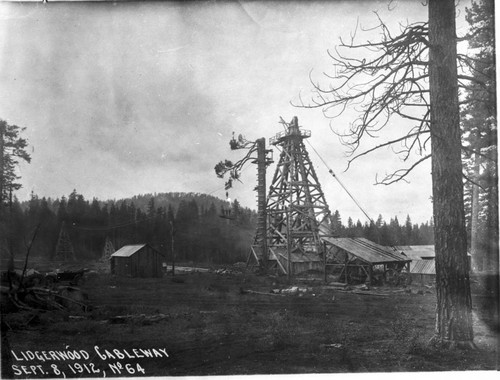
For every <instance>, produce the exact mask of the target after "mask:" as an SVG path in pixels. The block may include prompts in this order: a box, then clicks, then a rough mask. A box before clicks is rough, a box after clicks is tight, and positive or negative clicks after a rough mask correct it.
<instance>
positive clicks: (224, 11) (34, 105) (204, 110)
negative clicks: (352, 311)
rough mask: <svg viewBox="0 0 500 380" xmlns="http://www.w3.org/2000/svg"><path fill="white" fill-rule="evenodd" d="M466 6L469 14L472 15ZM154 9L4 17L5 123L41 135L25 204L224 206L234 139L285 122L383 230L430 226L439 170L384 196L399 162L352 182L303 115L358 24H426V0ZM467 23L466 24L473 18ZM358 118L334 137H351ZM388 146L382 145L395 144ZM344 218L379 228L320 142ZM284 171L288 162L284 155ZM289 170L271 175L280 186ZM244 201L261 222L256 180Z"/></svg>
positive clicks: (329, 191)
mask: <svg viewBox="0 0 500 380" xmlns="http://www.w3.org/2000/svg"><path fill="white" fill-rule="evenodd" d="M463 3H464V2H462V4H463ZM387 5H388V1H386V0H384V1H328V2H326V1H325V2H305V1H304V2H284V1H280V2H221V3H219V2H212V1H210V2H195V3H175V2H151V3H149V2H145V3H115V4H113V3H85V4H57V3H49V4H41V3H32V4H27V3H24V4H13V3H1V4H0V88H1V89H2V91H0V118H2V119H4V120H6V121H7V122H8V123H9V124H16V125H19V126H21V127H26V131H25V133H24V135H25V136H26V137H27V138H28V140H29V143H30V148H29V149H30V151H31V155H32V162H31V164H29V165H22V167H21V172H20V174H21V176H22V184H23V188H22V189H21V190H20V191H19V192H18V193H17V196H18V198H19V199H20V200H26V199H28V198H29V194H30V192H31V191H34V192H35V194H37V195H39V196H47V197H49V196H50V197H52V198H56V197H61V196H63V195H66V196H67V195H68V194H69V193H70V192H71V191H72V190H73V189H76V190H77V191H78V192H79V193H81V194H83V195H84V197H85V198H86V199H92V197H94V196H95V197H98V198H99V199H101V200H105V199H119V198H122V197H129V196H133V195H136V194H141V193H154V192H170V191H181V192H200V193H207V194H212V195H214V196H217V197H220V198H225V191H224V189H223V187H224V180H221V179H218V178H217V177H216V176H215V173H214V170H213V168H214V166H215V164H216V163H217V162H218V161H220V160H221V159H225V158H228V159H231V160H233V161H236V160H237V159H238V157H241V155H242V154H243V153H242V152H241V151H240V152H231V151H230V149H229V144H228V142H229V139H230V138H231V133H232V132H233V131H235V132H236V134H239V133H241V134H243V135H244V136H245V137H246V138H247V139H251V140H253V139H257V138H259V137H266V138H270V137H272V136H273V135H274V134H276V133H278V132H280V131H281V130H282V127H281V126H280V124H278V121H279V117H280V116H282V117H283V118H284V119H285V120H287V121H290V120H291V119H292V117H293V116H298V118H299V124H300V125H301V126H302V127H303V128H304V129H308V130H311V132H312V137H311V138H310V139H309V142H310V143H311V145H312V146H314V148H315V149H316V150H317V151H318V152H319V153H320V155H321V156H322V157H323V158H324V159H325V161H326V162H327V163H328V165H329V166H330V167H331V168H332V169H333V170H334V171H335V172H336V173H337V175H338V176H339V177H340V178H341V180H342V182H343V183H344V184H345V186H346V187H347V188H348V189H349V191H350V192H351V193H352V194H353V195H354V196H355V197H356V198H357V200H358V201H359V203H360V204H361V205H362V206H363V207H364V208H365V210H366V211H367V212H368V214H370V216H371V217H372V218H374V219H376V218H377V216H378V215H379V214H382V216H383V217H384V219H385V220H386V221H389V219H390V218H391V217H394V216H398V218H399V220H400V222H404V219H405V218H406V215H407V214H409V215H410V216H411V217H412V220H413V221H414V222H423V221H427V220H429V219H430V217H431V215H432V206H431V202H430V196H431V182H430V163H426V164H424V165H423V166H422V167H420V168H419V169H418V170H416V171H415V172H414V174H413V175H412V176H411V177H410V178H409V179H410V183H409V184H407V183H401V184H396V185H392V186H389V187H388V186H381V185H378V186H375V185H374V182H375V176H376V174H377V173H378V174H379V176H380V175H383V174H385V173H386V172H389V171H390V170H391V169H393V168H398V167H401V165H402V163H401V162H400V161H399V159H398V158H397V157H396V156H395V155H394V154H393V153H392V152H391V150H389V149H388V150H384V151H382V152H379V153H378V154H376V155H373V156H369V157H366V158H364V159H360V160H359V161H357V162H356V163H355V164H354V165H353V166H352V167H351V168H350V169H349V170H348V171H347V172H344V169H345V168H346V164H347V159H346V156H345V147H343V146H342V144H341V143H340V142H339V140H338V138H337V137H336V136H335V135H334V134H333V133H332V132H331V130H330V127H329V122H330V121H329V120H328V119H326V118H325V117H324V116H323V115H322V112H321V110H306V109H299V108H295V107H293V106H291V105H290V101H293V100H296V99H297V97H298V95H299V94H302V95H303V96H304V95H307V93H309V92H310V90H311V85H310V83H309V72H310V71H311V70H313V75H317V76H318V77H320V75H321V72H322V71H325V70H329V69H330V68H331V61H330V59H329V57H328V54H327V49H333V48H334V47H335V46H336V45H337V44H338V42H339V37H344V38H347V37H349V34H350V32H351V31H352V30H353V29H354V26H355V25H356V22H357V20H359V22H360V24H361V25H362V26H364V27H370V26H374V25H375V24H376V23H377V19H376V17H375V15H374V13H373V11H378V12H379V14H380V16H381V17H382V19H384V21H386V22H387V23H389V24H393V25H397V23H399V22H406V21H409V22H412V21H425V20H426V18H427V7H426V6H423V5H422V2H420V1H393V2H392V4H391V9H392V8H393V9H392V10H391V11H389V10H388V7H387ZM463 16H464V15H461V19H463ZM354 118H355V111H354V110H349V111H348V112H347V113H346V114H345V115H344V117H343V118H342V119H339V120H337V121H334V122H333V126H334V127H338V128H339V129H341V130H342V129H345V128H347V126H348V123H349V121H350V120H352V119H354ZM381 139H382V140H380V141H378V142H382V141H384V140H383V137H381ZM306 147H307V148H308V149H309V153H310V157H311V159H312V161H313V163H314V165H315V168H316V170H317V173H318V176H319V179H320V182H321V184H322V188H323V190H324V191H325V196H326V199H327V202H328V203H329V206H330V209H332V210H339V212H340V214H341V216H342V219H343V221H344V223H345V222H346V221H347V217H348V216H351V217H352V218H353V219H354V220H355V221H356V219H360V220H361V221H362V222H364V221H366V218H365V217H364V216H363V214H362V213H361V211H360V210H359V209H358V208H357V207H356V205H355V204H354V203H353V202H352V200H350V198H349V197H348V196H347V194H346V193H345V192H344V191H343V190H342V188H341V187H340V186H339V185H338V183H337V182H336V181H335V180H334V179H333V178H332V177H331V176H330V175H329V174H328V171H327V169H326V168H325V166H324V165H323V163H322V162H321V161H320V159H319V158H318V157H317V156H316V154H315V153H314V152H313V151H312V150H311V149H310V146H309V145H307V144H306ZM275 158H276V159H277V158H278V152H276V151H275ZM274 171H275V166H271V167H270V169H269V172H268V178H269V181H270V179H271V178H272V174H273V173H274ZM242 181H243V184H241V183H235V185H234V188H233V189H232V190H231V191H230V194H229V195H230V198H231V199H235V198H236V199H238V200H239V201H240V202H241V203H242V204H243V205H244V206H247V207H251V208H256V204H255V202H256V201H255V195H256V194H255V193H254V192H253V188H254V187H255V184H256V168H255V166H254V165H249V167H248V168H247V169H246V170H245V171H244V172H243V175H242Z"/></svg>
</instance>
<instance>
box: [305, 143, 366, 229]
mask: <svg viewBox="0 0 500 380" xmlns="http://www.w3.org/2000/svg"><path fill="white" fill-rule="evenodd" d="M306 141H307V143H308V144H309V146H310V147H311V148H312V150H313V151H314V153H316V155H317V156H318V157H319V159H320V160H321V162H323V164H324V165H325V167H326V168H327V169H328V173H330V174H331V175H332V177H333V178H335V179H336V180H337V182H338V183H339V185H340V186H341V187H342V188H343V189H344V190H345V192H346V193H347V195H349V197H351V199H352V200H353V202H354V203H355V204H356V206H358V208H359V209H360V210H361V211H362V212H363V214H365V216H366V217H367V218H368V220H369V221H370V222H372V223H373V219H372V218H370V216H369V215H368V213H367V212H366V211H365V210H364V209H363V207H361V205H360V204H359V202H358V201H357V200H356V198H354V195H352V194H351V193H350V192H349V190H347V188H346V187H345V186H344V184H343V183H342V181H341V180H340V178H339V177H337V175H336V174H335V173H334V172H333V170H332V169H331V168H330V167H329V166H328V164H327V163H326V161H325V160H324V159H323V157H321V155H320V154H319V153H318V151H317V150H316V149H314V147H313V146H312V145H311V143H310V142H309V140H306Z"/></svg>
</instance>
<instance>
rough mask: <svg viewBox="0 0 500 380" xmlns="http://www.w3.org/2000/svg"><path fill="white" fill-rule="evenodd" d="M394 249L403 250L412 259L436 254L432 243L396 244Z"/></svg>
mask: <svg viewBox="0 0 500 380" xmlns="http://www.w3.org/2000/svg"><path fill="white" fill-rule="evenodd" d="M394 249H395V250H397V251H400V252H404V254H405V255H406V256H408V257H409V258H410V259H412V260H421V259H423V258H424V257H426V258H431V257H435V256H436V252H435V250H434V245H398V246H395V247H394Z"/></svg>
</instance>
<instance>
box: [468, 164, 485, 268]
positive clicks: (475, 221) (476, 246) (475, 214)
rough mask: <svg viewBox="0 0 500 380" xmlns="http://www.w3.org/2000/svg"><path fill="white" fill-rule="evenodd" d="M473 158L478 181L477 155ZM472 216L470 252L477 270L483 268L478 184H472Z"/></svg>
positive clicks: (473, 266)
mask: <svg viewBox="0 0 500 380" xmlns="http://www.w3.org/2000/svg"><path fill="white" fill-rule="evenodd" d="M473 160H474V167H473V170H474V173H473V174H472V175H473V178H474V181H476V182H479V175H480V173H479V157H478V155H477V154H474V155H473ZM471 206H472V207H471V209H472V218H471V234H470V254H471V259H472V268H473V269H474V270H477V271H481V270H482V269H483V266H482V262H481V259H480V258H481V256H482V255H481V243H480V237H479V207H480V206H479V186H477V185H474V184H473V185H472V205H471Z"/></svg>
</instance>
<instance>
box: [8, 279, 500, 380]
mask: <svg viewBox="0 0 500 380" xmlns="http://www.w3.org/2000/svg"><path fill="white" fill-rule="evenodd" d="M496 280H498V278H497V279H496ZM490 282H491V281H490ZM491 283H494V281H492V282H491ZM290 285H291V284H288V283H287V280H286V278H270V277H264V276H257V275H254V274H243V273H230V272H229V273H228V272H225V273H190V274H183V275H180V274H179V275H176V276H175V279H173V278H172V277H171V276H166V277H164V278H161V279H130V278H117V277H112V276H110V275H100V276H99V277H97V278H93V279H90V280H88V281H87V282H86V283H85V284H84V285H83V286H82V288H83V290H84V291H85V292H87V294H88V296H89V303H90V306H91V307H90V308H89V310H87V311H83V310H72V311H71V312H61V311H58V312H39V313H34V312H22V313H11V314H7V315H6V316H5V317H4V321H5V322H6V324H7V328H6V329H7V336H6V337H7V340H6V341H5V342H6V343H5V342H3V344H2V346H3V347H2V348H3V352H5V348H10V350H11V351H10V352H13V355H14V356H12V355H11V357H10V360H11V363H12V365H13V366H12V373H11V375H13V376H14V377H15V378H43V377H63V376H65V377H102V376H106V377H110V376H121V377H123V376H169V375H170V376H195V375H248V374H301V373H343V372H396V371H405V372H410V371H411V372H413V371H452V370H453V371H464V370H496V369H497V363H498V331H499V330H498V314H497V310H498V300H497V298H498V295H497V294H495V293H494V292H491V291H490V290H489V287H490V286H491V284H489V283H488V282H487V281H486V280H485V279H484V278H475V279H473V283H472V287H473V303H474V308H473V317H474V330H475V343H476V345H477V350H459V349H456V350H448V351H443V350H438V349H435V348H432V347H429V346H428V344H427V342H428V340H429V339H430V337H431V335H432V333H433V328H434V309H435V294H434V289H433V288H428V287H417V286H412V287H407V288H389V287H387V288H378V289H370V290H369V291H363V290H357V291H356V289H353V290H355V292H353V291H352V290H351V291H342V290H339V289H334V288H333V287H328V286H324V285H323V284H322V283H321V281H316V282H314V281H308V282H302V283H294V284H293V285H296V286H298V289H294V291H292V292H291V293H289V294H285V293H277V294H272V293H271V290H272V289H287V288H289V287H290ZM248 290H250V292H248ZM9 346H10V347H9ZM161 349H162V350H163V351H161ZM60 355H62V356H60ZM64 355H66V357H64ZM23 366H24V367H23ZM8 374H9V373H8V372H5V369H4V372H3V375H4V376H6V375H8Z"/></svg>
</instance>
